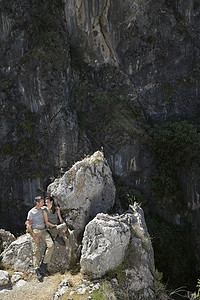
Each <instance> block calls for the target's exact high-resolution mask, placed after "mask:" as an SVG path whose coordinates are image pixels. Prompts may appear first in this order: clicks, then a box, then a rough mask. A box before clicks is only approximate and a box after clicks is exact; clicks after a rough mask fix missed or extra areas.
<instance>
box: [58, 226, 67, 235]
mask: <svg viewBox="0 0 200 300" xmlns="http://www.w3.org/2000/svg"><path fill="white" fill-rule="evenodd" d="M56 228H57V234H58V235H61V236H66V234H65V232H66V231H67V225H66V223H62V224H59V225H57V227H56ZM63 230H64V231H65V232H63Z"/></svg>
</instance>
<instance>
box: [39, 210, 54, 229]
mask: <svg viewBox="0 0 200 300" xmlns="http://www.w3.org/2000/svg"><path fill="white" fill-rule="evenodd" d="M42 212H43V217H44V221H45V224H46V225H49V226H51V227H56V226H57V225H56V224H53V223H51V222H49V221H48V216H47V212H46V211H45V210H44V209H43V211H42Z"/></svg>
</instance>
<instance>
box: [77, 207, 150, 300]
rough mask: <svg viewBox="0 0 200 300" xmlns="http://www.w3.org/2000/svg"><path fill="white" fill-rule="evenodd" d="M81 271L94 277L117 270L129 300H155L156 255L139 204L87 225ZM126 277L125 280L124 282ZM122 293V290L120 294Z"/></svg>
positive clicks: (104, 216)
mask: <svg viewBox="0 0 200 300" xmlns="http://www.w3.org/2000/svg"><path fill="white" fill-rule="evenodd" d="M80 265H81V271H82V272H83V273H87V274H88V273H89V274H90V276H91V278H93V279H94V278H97V277H102V276H103V275H105V274H106V272H108V271H111V270H115V274H118V271H119V270H118V267H120V273H121V275H122V274H123V276H121V275H120V277H121V279H120V277H119V278H117V279H115V282H114V283H113V284H114V286H115V287H116V283H117V281H118V282H119V280H121V282H120V283H119V284H120V286H122V290H124V293H125V294H126V292H127V291H128V292H129V294H130V295H131V298H130V299H136V298H137V297H139V299H154V296H155V295H154V293H153V291H152V286H153V276H152V271H153V270H154V256H153V248H152V245H151V240H150V237H149V234H148V231H147V227H146V223H145V219H144V215H143V211H142V209H141V208H140V206H139V205H138V204H137V203H134V206H130V208H129V211H128V212H127V213H125V214H123V215H116V216H109V215H107V214H103V213H102V214H98V215H97V216H96V218H94V219H93V220H92V221H91V222H90V223H89V224H88V225H87V226H86V229H85V232H84V237H83V249H82V256H81V260H80ZM122 277H123V279H122ZM120 292H121V291H120Z"/></svg>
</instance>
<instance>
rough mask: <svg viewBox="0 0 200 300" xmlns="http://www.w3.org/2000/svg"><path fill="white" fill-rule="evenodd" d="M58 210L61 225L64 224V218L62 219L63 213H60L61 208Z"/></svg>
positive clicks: (58, 207)
mask: <svg viewBox="0 0 200 300" xmlns="http://www.w3.org/2000/svg"><path fill="white" fill-rule="evenodd" d="M57 210H58V218H59V220H60V223H64V221H63V218H62V216H61V213H60V206H57Z"/></svg>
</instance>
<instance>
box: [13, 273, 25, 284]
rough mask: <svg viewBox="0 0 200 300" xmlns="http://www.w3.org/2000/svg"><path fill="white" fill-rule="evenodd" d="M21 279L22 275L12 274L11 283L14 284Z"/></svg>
mask: <svg viewBox="0 0 200 300" xmlns="http://www.w3.org/2000/svg"><path fill="white" fill-rule="evenodd" d="M21 278H22V273H20V272H19V274H17V273H16V274H14V275H12V277H11V283H12V284H15V283H16V282H18V281H19V280H20V279H21Z"/></svg>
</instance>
